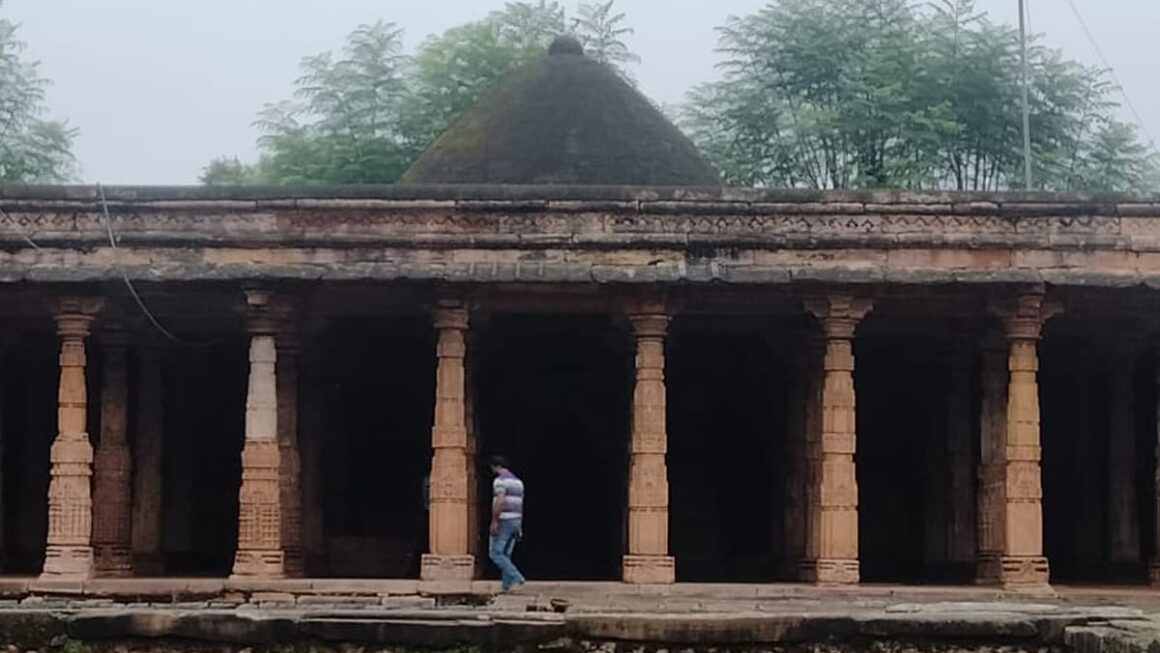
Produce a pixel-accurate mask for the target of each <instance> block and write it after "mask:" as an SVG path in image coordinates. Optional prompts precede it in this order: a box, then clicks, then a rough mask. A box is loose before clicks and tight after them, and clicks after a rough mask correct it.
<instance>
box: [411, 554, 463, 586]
mask: <svg viewBox="0 0 1160 653" xmlns="http://www.w3.org/2000/svg"><path fill="white" fill-rule="evenodd" d="M420 565H421V567H420V571H419V577H420V578H421V579H422V580H432V581H467V580H472V579H473V578H475V556H470V555H435V554H432V553H424V554H423V559H422V562H421V563H420Z"/></svg>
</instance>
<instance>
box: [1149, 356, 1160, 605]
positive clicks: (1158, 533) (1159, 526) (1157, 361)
mask: <svg viewBox="0 0 1160 653" xmlns="http://www.w3.org/2000/svg"><path fill="white" fill-rule="evenodd" d="M1152 358H1153V362H1154V368H1155V371H1154V374H1155V375H1156V377H1155V378H1154V379H1153V383H1155V385H1156V389H1157V392H1156V396H1157V398H1160V350H1157V351H1155V352H1153V354H1152ZM1153 421H1154V422H1156V425H1157V428H1156V432H1157V440H1156V441H1155V442H1154V443H1153V444H1154V446H1155V449H1154V456H1155V460H1156V462H1155V468H1154V469H1153V475H1152V492H1153V495H1154V497H1155V499H1154V505H1155V508H1154V509H1155V511H1156V515H1155V519H1154V521H1153V529H1154V530H1155V533H1154V536H1153V541H1154V544H1153V551H1152V560H1151V563H1150V565H1149V569H1148V578H1149V581H1150V582H1151V584H1152V587H1160V400H1158V401H1157V403H1156V406H1155V412H1154V413H1153Z"/></svg>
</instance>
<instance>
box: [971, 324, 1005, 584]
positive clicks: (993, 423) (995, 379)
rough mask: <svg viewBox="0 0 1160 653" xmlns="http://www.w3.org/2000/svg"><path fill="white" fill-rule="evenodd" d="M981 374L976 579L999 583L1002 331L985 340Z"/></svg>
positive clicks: (1002, 485)
mask: <svg viewBox="0 0 1160 653" xmlns="http://www.w3.org/2000/svg"><path fill="white" fill-rule="evenodd" d="M980 363H981V365H980V370H979V377H980V380H981V386H982V397H981V400H982V401H981V403H980V408H979V409H980V415H979V475H978V479H979V480H978V485H977V486H976V501H977V503H978V506H977V509H976V520H977V523H978V526H977V528H978V551H977V553H976V556H975V559H976V562H975V582H977V583H979V584H984V585H987V584H998V583H999V582H1000V578H1001V576H1002V574H1001V573H1000V572H1001V569H1002V568H1001V565H1000V562H999V561H1000V558H1001V557H1002V555H1003V550H1004V549H1003V547H1004V542H1006V536H1005V535H1004V529H1005V526H1006V525H1005V520H1006V517H1005V515H1006V511H1005V509H1004V506H1005V505H1006V502H1007V484H1006V473H1005V466H1006V465H1005V462H1004V461H1005V460H1006V458H1007V454H1006V451H1007V342H1006V338H1005V337H1004V336H1003V335H1002V334H999V333H990V334H988V335H987V336H986V337H985V338H984V339H983V342H982V347H981V356H980Z"/></svg>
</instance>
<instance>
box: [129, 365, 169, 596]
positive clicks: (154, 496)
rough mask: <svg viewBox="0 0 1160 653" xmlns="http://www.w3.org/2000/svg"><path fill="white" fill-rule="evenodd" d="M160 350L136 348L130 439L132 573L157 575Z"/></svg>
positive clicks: (161, 419) (161, 415)
mask: <svg viewBox="0 0 1160 653" xmlns="http://www.w3.org/2000/svg"><path fill="white" fill-rule="evenodd" d="M164 401H165V397H164V391H163V387H162V376H161V351H160V350H159V348H158V347H157V346H156V345H155V344H149V343H147V344H145V345H144V346H142V347H140V348H139V349H138V350H137V384H136V402H135V411H136V413H137V419H136V425H137V429H136V432H135V433H134V438H133V494H132V504H133V512H132V523H133V525H132V532H131V534H130V542H131V549H132V557H133V573H134V574H135V575H137V576H159V575H161V574H162V573H163V572H164V571H165V565H164V561H163V558H162V554H161V488H162V483H163V482H164V478H163V476H162V473H161V466H162V452H163V447H164V444H163V437H164V434H163V431H164V429H165V409H164Z"/></svg>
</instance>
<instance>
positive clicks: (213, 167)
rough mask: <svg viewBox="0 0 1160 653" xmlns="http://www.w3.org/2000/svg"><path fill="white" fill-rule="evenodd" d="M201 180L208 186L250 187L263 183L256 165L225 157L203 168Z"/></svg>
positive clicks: (236, 158)
mask: <svg viewBox="0 0 1160 653" xmlns="http://www.w3.org/2000/svg"><path fill="white" fill-rule="evenodd" d="M199 179H200V180H201V183H202V184H204V185H206V186H249V185H253V184H259V183H261V182H262V175H261V172H260V171H259V169H258V166H256V165H253V164H249V163H242V161H241V160H240V159H238V157H236V156H235V157H224V156H223V157H218V158H216V159H214V160H213V161H210V162H209V165H207V166H206V167H204V168H202V170H201V176H200V177H199Z"/></svg>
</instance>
